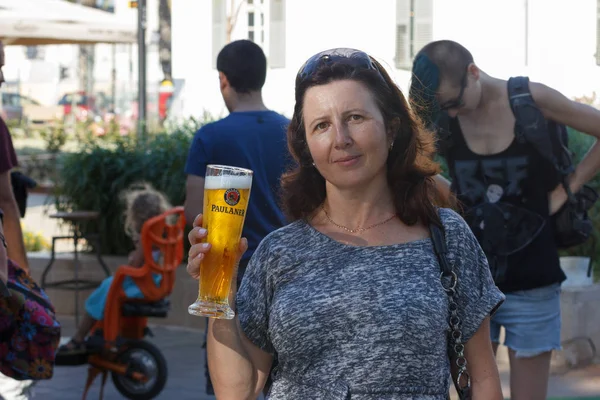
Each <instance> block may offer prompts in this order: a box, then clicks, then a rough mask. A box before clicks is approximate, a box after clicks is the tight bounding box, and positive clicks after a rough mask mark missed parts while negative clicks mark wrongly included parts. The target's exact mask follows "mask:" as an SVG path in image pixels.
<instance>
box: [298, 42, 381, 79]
mask: <svg viewBox="0 0 600 400" xmlns="http://www.w3.org/2000/svg"><path fill="white" fill-rule="evenodd" d="M333 63H340V64H344V65H349V66H352V67H354V68H357V69H366V70H373V71H377V73H379V75H380V76H381V71H379V69H378V68H377V67H376V66H375V64H373V61H372V60H371V57H369V55H368V54H367V53H365V52H364V51H360V50H356V49H348V48H337V49H331V50H325V51H322V52H320V53H317V54H315V55H314V56H312V57H311V58H309V59H308V60H307V61H306V62H305V63H304V65H303V66H302V67H301V68H300V70H299V71H298V75H297V76H296V83H299V82H300V81H302V80H304V79H307V78H310V77H311V76H312V75H313V74H314V73H315V72H316V71H317V70H318V69H319V68H320V67H321V66H323V65H325V64H333ZM382 79H383V77H382Z"/></svg>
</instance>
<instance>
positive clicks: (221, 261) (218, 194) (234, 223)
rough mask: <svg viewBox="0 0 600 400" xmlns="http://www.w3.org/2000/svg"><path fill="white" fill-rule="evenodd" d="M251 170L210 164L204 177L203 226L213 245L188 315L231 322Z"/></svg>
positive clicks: (203, 267) (206, 256)
mask: <svg viewBox="0 0 600 400" xmlns="http://www.w3.org/2000/svg"><path fill="white" fill-rule="evenodd" d="M251 186H252V171H251V170H249V169H243V168H236V167H230V166H226V165H208V166H207V168H206V175H205V177H204V212H203V217H202V227H203V228H205V229H207V230H208V236H207V237H206V242H208V243H210V244H211V246H212V247H211V249H210V251H209V252H208V253H207V254H205V256H204V259H203V260H202V263H201V264H200V279H199V282H200V284H199V285H200V287H199V290H198V299H197V300H196V302H195V303H194V304H192V305H190V306H189V307H188V312H189V313H190V314H192V315H197V316H201V317H212V318H218V319H232V318H233V317H234V316H235V313H234V311H233V310H232V309H231V307H230V305H229V291H230V289H231V281H232V279H233V276H234V272H235V268H236V265H235V262H236V258H237V254H238V250H239V242H240V239H241V236H242V227H243V226H244V220H245V218H246V212H247V210H248V200H249V199H250V187H251Z"/></svg>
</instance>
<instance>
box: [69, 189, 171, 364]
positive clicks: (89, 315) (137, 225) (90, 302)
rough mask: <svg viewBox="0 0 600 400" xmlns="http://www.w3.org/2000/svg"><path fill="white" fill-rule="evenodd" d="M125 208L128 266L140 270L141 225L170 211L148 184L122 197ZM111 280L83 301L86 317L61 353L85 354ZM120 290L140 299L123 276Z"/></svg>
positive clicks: (137, 290)
mask: <svg viewBox="0 0 600 400" xmlns="http://www.w3.org/2000/svg"><path fill="white" fill-rule="evenodd" d="M123 199H124V201H125V204H126V208H125V233H126V234H127V235H128V236H129V237H130V238H131V239H132V240H133V242H134V244H135V249H134V250H133V251H132V252H131V253H129V258H128V265H129V266H131V267H137V268H139V267H142V266H143V265H144V250H143V246H142V243H141V238H140V236H141V233H142V227H143V226H144V223H146V221H148V220H149V219H151V218H153V217H156V216H158V215H161V214H162V213H164V212H166V211H168V210H169V209H170V208H171V205H170V204H169V202H168V200H167V199H166V197H165V195H164V194H162V193H161V192H159V191H157V190H155V189H154V188H152V186H150V185H149V184H146V183H142V184H135V185H133V186H132V187H130V188H129V189H128V190H126V191H125V192H124V194H123ZM153 257H154V258H155V259H157V258H158V257H160V251H158V250H157V251H154V252H153ZM161 278H162V277H161V275H159V274H155V275H154V282H155V283H156V285H157V286H158V285H160V281H161ZM112 281H113V277H112V276H111V277H108V278H106V279H105V280H104V281H103V282H102V283H101V284H100V286H99V287H98V288H97V289H96V290H94V292H92V294H91V295H90V296H89V297H88V299H87V300H86V302H85V309H86V314H85V316H84V318H83V319H82V321H81V323H80V324H79V326H78V328H77V332H76V333H75V335H74V336H73V337H72V338H71V340H70V341H69V342H68V343H67V344H65V345H63V346H61V347H60V349H59V353H61V354H67V353H69V354H75V353H84V352H86V351H87V349H86V345H85V338H86V336H87V334H88V333H89V332H90V330H91V329H92V327H93V326H94V324H95V323H96V321H99V320H102V319H103V317H104V307H105V305H106V298H107V296H108V291H109V289H110V286H111V284H112ZM123 291H124V292H125V295H126V296H127V297H128V298H132V299H136V298H143V294H142V292H141V290H140V288H139V287H138V286H137V285H136V284H135V282H134V281H133V279H131V278H130V277H126V278H125V280H124V281H123Z"/></svg>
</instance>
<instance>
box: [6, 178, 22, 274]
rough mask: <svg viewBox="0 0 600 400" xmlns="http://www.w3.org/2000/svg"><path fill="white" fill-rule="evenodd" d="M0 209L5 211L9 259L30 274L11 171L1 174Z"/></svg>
mask: <svg viewBox="0 0 600 400" xmlns="http://www.w3.org/2000/svg"><path fill="white" fill-rule="evenodd" d="M0 208H1V209H2V210H3V211H4V235H5V236H6V243H7V244H8V258H10V259H11V260H13V261H14V262H15V263H16V264H17V265H18V266H19V267H21V268H22V269H24V270H25V271H27V272H29V262H28V261H27V253H26V252H25V243H24V241H23V232H22V230H21V218H20V217H21V214H20V212H19V206H18V205H17V200H15V196H14V194H13V190H12V184H11V181H10V171H5V172H3V173H1V174H0Z"/></svg>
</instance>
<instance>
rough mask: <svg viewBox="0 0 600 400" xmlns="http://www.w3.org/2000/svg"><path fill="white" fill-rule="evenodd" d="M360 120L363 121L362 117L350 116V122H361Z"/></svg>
mask: <svg viewBox="0 0 600 400" xmlns="http://www.w3.org/2000/svg"><path fill="white" fill-rule="evenodd" d="M362 119H363V117H362V115H358V114H353V115H351V116H350V121H362Z"/></svg>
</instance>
